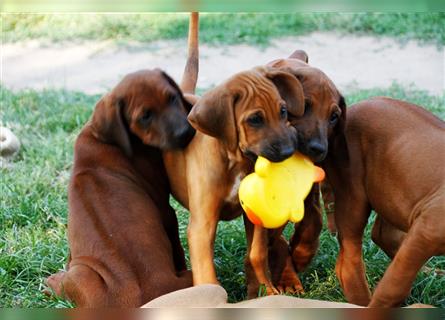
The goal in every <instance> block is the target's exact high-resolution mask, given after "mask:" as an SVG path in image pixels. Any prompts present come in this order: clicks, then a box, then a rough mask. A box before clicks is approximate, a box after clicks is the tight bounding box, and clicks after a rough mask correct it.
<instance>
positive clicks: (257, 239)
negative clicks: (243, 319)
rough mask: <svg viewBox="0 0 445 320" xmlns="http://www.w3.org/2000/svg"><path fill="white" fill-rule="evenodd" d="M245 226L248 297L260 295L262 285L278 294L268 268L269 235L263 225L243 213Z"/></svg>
mask: <svg viewBox="0 0 445 320" xmlns="http://www.w3.org/2000/svg"><path fill="white" fill-rule="evenodd" d="M243 220H244V227H245V229H246V240H247V255H246V259H245V261H244V265H245V269H246V281H247V297H248V298H249V299H252V298H255V297H257V296H258V290H259V288H260V285H264V286H265V287H266V294H267V295H271V294H278V293H279V292H278V290H277V289H276V288H275V287H274V286H273V284H272V281H271V279H270V271H269V268H268V243H267V242H268V235H267V230H266V229H264V228H263V227H260V226H256V225H253V224H252V222H250V220H249V219H248V218H247V216H246V215H245V214H243Z"/></svg>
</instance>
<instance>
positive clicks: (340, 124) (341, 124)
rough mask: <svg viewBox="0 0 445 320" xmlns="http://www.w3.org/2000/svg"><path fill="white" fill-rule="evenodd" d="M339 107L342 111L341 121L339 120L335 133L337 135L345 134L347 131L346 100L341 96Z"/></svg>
mask: <svg viewBox="0 0 445 320" xmlns="http://www.w3.org/2000/svg"><path fill="white" fill-rule="evenodd" d="M338 106H339V107H340V110H341V115H340V119H338V123H337V125H336V126H335V128H334V133H335V134H336V135H338V134H343V133H344V131H345V124H346V102H345V98H344V97H343V96H342V95H341V94H340V99H339V100H338Z"/></svg>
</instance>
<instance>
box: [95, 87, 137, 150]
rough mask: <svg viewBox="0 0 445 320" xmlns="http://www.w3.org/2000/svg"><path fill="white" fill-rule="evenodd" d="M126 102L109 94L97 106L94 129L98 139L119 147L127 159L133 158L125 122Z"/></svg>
mask: <svg viewBox="0 0 445 320" xmlns="http://www.w3.org/2000/svg"><path fill="white" fill-rule="evenodd" d="M124 108H125V102H124V100H123V99H121V98H114V97H113V96H112V95H111V94H107V95H105V96H104V97H102V99H100V100H99V102H98V103H97V104H96V108H95V109H94V113H93V118H92V127H93V130H94V133H95V135H96V137H97V138H98V139H99V140H101V141H103V142H105V143H109V144H115V145H117V146H119V147H120V148H121V149H122V151H123V152H124V153H125V154H126V155H127V157H131V156H132V153H133V152H132V149H131V144H130V137H129V135H128V128H127V125H126V123H125V120H124Z"/></svg>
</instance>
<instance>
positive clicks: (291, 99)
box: [265, 69, 304, 117]
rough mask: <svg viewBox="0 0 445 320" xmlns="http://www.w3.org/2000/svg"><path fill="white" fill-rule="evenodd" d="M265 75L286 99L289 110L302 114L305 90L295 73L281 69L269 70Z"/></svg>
mask: <svg viewBox="0 0 445 320" xmlns="http://www.w3.org/2000/svg"><path fill="white" fill-rule="evenodd" d="M265 76H266V77H267V78H268V79H270V80H271V81H272V82H273V83H274V84H275V86H276V87H277V89H278V92H279V93H280V96H281V97H282V98H283V99H284V100H285V101H286V104H287V109H288V111H289V112H290V113H291V114H292V115H293V116H296V117H299V116H302V115H303V114H304V92H303V86H302V85H301V83H300V81H299V80H298V79H297V78H296V77H294V75H293V74H291V73H289V72H285V71H281V70H274V69H271V70H268V71H266V73H265Z"/></svg>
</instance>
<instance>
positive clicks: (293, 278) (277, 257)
mask: <svg viewBox="0 0 445 320" xmlns="http://www.w3.org/2000/svg"><path fill="white" fill-rule="evenodd" d="M283 229H284V227H281V228H279V229H275V230H269V268H270V272H271V278H272V283H273V285H274V286H275V287H276V288H277V290H278V291H280V292H284V293H290V294H295V293H302V292H304V290H303V285H302V284H301V281H300V279H299V278H298V275H297V272H296V271H295V268H294V264H293V263H292V257H291V255H290V250H289V244H288V242H287V241H286V239H285V238H284V237H283V236H282V231H283Z"/></svg>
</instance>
